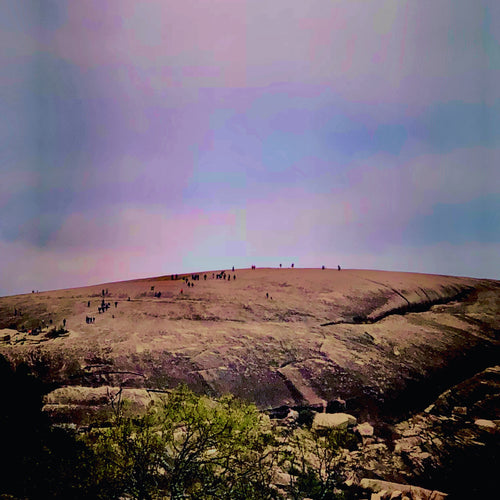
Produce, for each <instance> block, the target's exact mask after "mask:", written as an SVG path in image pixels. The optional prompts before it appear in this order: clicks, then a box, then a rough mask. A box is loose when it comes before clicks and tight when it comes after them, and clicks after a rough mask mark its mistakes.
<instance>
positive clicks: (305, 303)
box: [0, 269, 500, 421]
mask: <svg viewBox="0 0 500 500" xmlns="http://www.w3.org/2000/svg"><path fill="white" fill-rule="evenodd" d="M203 274H204V273H203ZM203 274H202V275H201V279H200V280H197V281H196V286H195V287H189V288H188V287H187V286H186V283H185V282H184V281H182V280H181V279H180V278H182V277H179V279H178V280H175V279H174V280H172V279H171V276H164V277H159V278H151V279H144V280H135V281H129V282H120V283H109V284H105V285H97V286H91V287H84V288H75V289H69V290H56V291H50V292H42V293H37V294H31V293H29V294H25V295H19V296H13V297H1V298H0V328H3V327H9V328H12V329H14V330H15V331H16V333H15V334H14V335H11V339H10V341H8V342H2V344H0V354H3V355H4V356H6V357H7V358H8V359H9V360H10V361H11V362H12V363H13V364H18V363H20V362H25V363H27V364H28V365H29V366H31V367H32V368H33V370H34V371H35V372H36V373H37V374H38V375H39V376H40V377H41V378H42V379H43V380H44V381H46V382H50V383H53V384H56V385H58V386H64V385H78V386H87V387H100V386H102V387H105V386H109V387H126V388H143V389H148V390H166V389H169V388H172V387H174V386H176V385H177V384H179V383H181V382H183V383H186V384H187V385H189V386H190V387H191V388H192V389H193V390H195V391H197V392H207V393H210V394H213V395H217V394H223V393H226V392H231V393H233V394H236V395H237V396H239V397H242V398H244V399H246V400H250V401H254V402H255V403H256V404H257V405H258V406H259V407H260V408H262V409H266V408H278V407H282V406H288V407H301V406H315V407H319V408H321V407H323V408H324V407H325V406H328V405H329V404H330V402H336V401H340V400H343V401H345V406H346V408H345V409H346V411H347V412H350V413H354V412H356V416H357V417H358V418H363V419H366V420H370V421H376V420H377V418H378V417H379V416H380V417H381V418H386V417H387V416H391V417H397V416H404V415H405V413H406V412H407V411H408V410H409V409H411V408H414V407H417V406H419V405H421V404H422V403H428V402H430V401H431V400H432V399H433V396H435V395H437V394H438V393H439V392H440V390H439V389H440V388H442V386H443V384H447V383H448V382H449V380H450V379H451V380H453V378H454V377H455V378H456V377H459V375H458V373H459V372H460V373H461V370H462V369H465V370H473V369H475V368H476V366H477V365H478V364H479V365H480V364H481V363H484V365H486V364H487V363H488V361H489V358H491V357H493V356H495V355H496V354H498V347H499V342H498V338H497V332H498V330H499V328H500V320H499V318H500V314H498V313H499V312H500V305H499V301H498V296H499V290H500V284H499V283H498V282H496V281H492V280H477V279H469V278H455V277H448V276H435V275H423V274H412V273H394V272H382V271H364V270H342V271H341V272H338V271H336V270H321V269H256V270H249V269H246V270H236V271H235V272H234V273H231V274H234V275H236V278H237V279H236V280H234V279H231V281H228V280H221V279H212V272H207V273H206V274H207V279H206V280H204V279H203ZM214 274H215V273H214ZM188 278H189V279H190V280H191V277H190V276H189V277H188ZM152 287H154V291H152ZM181 289H182V290H183V292H182V293H181ZM103 292H104V295H103ZM158 292H161V296H160V297H158ZM266 294H268V295H269V297H272V299H271V298H266ZM102 301H104V302H105V303H106V304H109V306H110V308H111V311H109V310H105V312H104V313H99V312H98V310H97V309H98V307H99V306H100V305H101V302H102ZM89 302H90V307H88V304H89ZM115 303H116V304H115ZM14 312H15V314H14ZM87 317H94V318H95V321H93V322H91V323H88V322H87V321H86V318H87ZM63 320H66V327H65V328H66V329H67V330H68V332H67V333H64V332H63V331H60V332H59V333H54V334H53V335H52V338H51V336H50V335H48V332H49V330H50V329H51V328H55V327H60V326H62V325H63ZM38 327H40V328H42V333H40V334H38V335H33V334H31V335H29V334H28V331H29V330H31V331H32V332H35V331H37V330H36V329H37V328H38ZM21 330H24V333H23V332H22V331H21ZM479 368H481V366H480V367H479ZM417 387H418V389H419V390H415V389H416V388H417ZM410 395H411V396H410ZM381 413H382V415H380V414H381Z"/></svg>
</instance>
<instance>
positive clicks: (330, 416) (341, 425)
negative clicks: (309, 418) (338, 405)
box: [312, 413, 357, 430]
mask: <svg viewBox="0 0 500 500" xmlns="http://www.w3.org/2000/svg"><path fill="white" fill-rule="evenodd" d="M356 423H357V420H356V417H353V416H352V415H349V414H348V413H316V415H315V416H314V421H313V424H312V428H313V430H328V429H347V428H348V427H349V426H354V425H356Z"/></svg>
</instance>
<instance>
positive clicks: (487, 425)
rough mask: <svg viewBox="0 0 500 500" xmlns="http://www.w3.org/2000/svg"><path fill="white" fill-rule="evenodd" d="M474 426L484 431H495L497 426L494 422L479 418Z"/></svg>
mask: <svg viewBox="0 0 500 500" xmlns="http://www.w3.org/2000/svg"><path fill="white" fill-rule="evenodd" d="M474 424H475V425H477V426H478V427H479V428H480V429H482V430H484V431H494V430H496V428H497V426H496V424H495V422H493V421H492V420H486V419H485V418H478V419H476V420H474Z"/></svg>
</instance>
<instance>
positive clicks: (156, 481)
mask: <svg viewBox="0 0 500 500" xmlns="http://www.w3.org/2000/svg"><path fill="white" fill-rule="evenodd" d="M86 440H87V442H88V443H89V444H91V446H92V447H93V448H94V449H95V450H96V455H97V457H98V458H99V460H100V463H101V464H100V465H101V466H100V467H99V470H100V471H101V473H102V474H101V477H100V478H99V480H100V481H102V483H103V485H104V483H106V482H107V483H108V484H110V482H111V484H110V486H112V488H111V489H112V490H114V491H123V492H124V493H126V494H128V495H130V496H132V497H133V498H138V499H150V498H155V497H156V495H158V494H159V493H160V492H168V494H169V496H170V497H171V498H172V499H177V498H193V499H195V498H207V499H209V498H234V499H239V498H241V499H246V498H248V499H253V498H255V499H261V498H262V499H264V498H274V497H275V493H274V491H273V490H272V489H271V488H270V486H269V485H270V483H271V474H272V470H273V465H274V460H275V456H276V454H275V452H274V448H273V446H272V444H273V435H272V433H271V431H270V425H269V422H268V421H266V420H265V419H264V418H263V416H262V415H261V414H260V413H259V412H258V410H257V409H256V408H255V406H253V405H249V404H245V403H242V402H241V401H239V400H237V399H235V398H233V397H232V396H225V397H223V398H221V399H219V400H218V401H215V400H213V399H209V398H207V397H205V396H196V395H195V394H193V393H192V392H191V391H189V390H187V389H186V388H180V389H177V390H176V391H174V392H173V393H172V394H171V395H170V396H169V397H168V398H167V399H165V400H162V401H161V402H160V403H157V404H155V405H153V406H151V408H150V409H149V411H148V412H147V413H146V414H145V415H144V416H142V417H140V418H123V417H122V416H121V414H119V415H118V416H117V419H116V422H115V423H114V425H113V426H112V427H111V428H109V429H106V430H100V431H98V432H94V433H92V434H89V435H88V436H87V437H86Z"/></svg>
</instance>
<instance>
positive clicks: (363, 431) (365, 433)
mask: <svg viewBox="0 0 500 500" xmlns="http://www.w3.org/2000/svg"><path fill="white" fill-rule="evenodd" d="M355 430H356V432H357V433H358V434H359V435H360V436H362V437H371V436H373V426H371V425H370V424H369V423H368V422H363V423H362V424H359V425H358V426H357V427H356V429H355Z"/></svg>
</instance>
